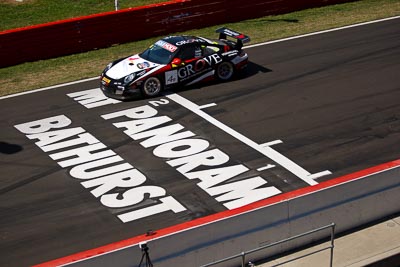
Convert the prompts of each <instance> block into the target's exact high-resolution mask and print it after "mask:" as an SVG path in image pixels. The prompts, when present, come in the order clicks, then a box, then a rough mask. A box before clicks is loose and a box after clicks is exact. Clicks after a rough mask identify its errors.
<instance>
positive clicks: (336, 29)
mask: <svg viewBox="0 0 400 267" xmlns="http://www.w3.org/2000/svg"><path fill="white" fill-rule="evenodd" d="M399 18H400V16H395V17H390V18H384V19H378V20H372V21H367V22H362V23H357V24H352V25H348V26H343V27H339V28H333V29H328V30H323V31H318V32H311V33H306V34H302V35H296V36H292V37H288V38H283V39H279V40H273V41H268V42H264V43H259V44H253V45H248V46H245V47H244V48H252V47H257V46H263V45H269V44H274V43H280V42H285V41H290V40H295V39H299V38H303V37H309V36H313V35H318V34H323V33H328V32H335V31H340V30H345V29H350V28H355V27H359V26H364V25H368V24H373V23H378V22H384V21H388V20H393V19H399Z"/></svg>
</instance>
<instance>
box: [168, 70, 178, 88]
mask: <svg viewBox="0 0 400 267" xmlns="http://www.w3.org/2000/svg"><path fill="white" fill-rule="evenodd" d="M177 82H178V71H177V70H172V71H167V72H166V73H165V84H166V85H168V84H174V83H177Z"/></svg>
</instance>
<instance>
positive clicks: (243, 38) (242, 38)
mask: <svg viewBox="0 0 400 267" xmlns="http://www.w3.org/2000/svg"><path fill="white" fill-rule="evenodd" d="M215 32H216V33H219V39H225V40H226V38H227V36H229V37H232V38H234V39H236V40H237V42H236V43H237V44H236V48H237V49H241V48H242V47H243V44H244V43H248V42H250V37H249V36H247V35H244V34H243V33H240V32H237V31H234V30H231V29H228V28H225V27H222V28H219V29H217V30H216V31H215Z"/></svg>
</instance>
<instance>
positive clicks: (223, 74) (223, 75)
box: [216, 62, 235, 81]
mask: <svg viewBox="0 0 400 267" xmlns="http://www.w3.org/2000/svg"><path fill="white" fill-rule="evenodd" d="M234 72H235V69H234V67H233V64H232V63H231V62H222V63H221V64H219V65H218V67H217V73H216V74H217V78H218V79H219V80H221V81H227V80H229V79H230V78H232V76H233V74H234Z"/></svg>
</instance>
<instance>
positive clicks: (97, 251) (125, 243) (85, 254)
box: [33, 159, 400, 267]
mask: <svg viewBox="0 0 400 267" xmlns="http://www.w3.org/2000/svg"><path fill="white" fill-rule="evenodd" d="M399 166H400V159H398V160H394V161H391V162H387V163H384V164H380V165H377V166H374V167H371V168H368V169H364V170H361V171H357V172H354V173H351V174H347V175H344V176H341V177H338V178H333V179H331V180H328V181H325V182H322V183H319V184H317V185H314V186H308V187H304V188H300V189H297V190H294V191H291V192H287V193H284V194H281V195H277V196H275V197H271V198H268V199H264V200H260V201H258V202H255V203H252V204H249V205H246V206H243V207H240V208H237V209H233V210H227V211H223V212H219V213H216V214H212V215H209V216H206V217H202V218H198V219H195V220H192V221H189V222H185V223H181V224H177V225H174V226H170V227H167V228H163V229H160V230H156V231H155V234H154V235H151V236H146V235H140V236H135V237H132V238H129V239H125V240H121V241H118V242H114V243H111V244H108V245H105V246H101V247H98V248H94V249H90V250H86V251H82V252H78V253H76V254H72V255H70V256H66V257H63V258H59V259H55V260H52V261H48V262H44V263H41V264H38V265H35V266H33V267H50V266H57V265H63V264H68V263H73V262H76V261H80V260H84V259H87V258H91V257H94V256H97V255H101V254H104V253H108V252H112V251H114V250H118V249H123V248H126V247H130V246H134V245H137V244H139V243H140V242H143V241H148V240H152V239H154V238H160V237H163V236H166V235H171V234H173V233H177V232H180V231H184V230H188V229H190V228H194V227H199V226H201V225H205V224H208V223H211V222H215V221H217V220H221V219H225V218H228V217H232V216H235V215H239V214H242V213H245V212H249V211H252V210H254V209H258V208H262V207H266V206H270V205H273V204H276V203H279V202H282V201H285V200H289V199H293V198H296V197H299V196H302V195H307V194H310V193H313V192H316V191H320V190H323V189H326V188H329V187H334V186H337V185H340V184H344V183H347V182H351V181H355V180H358V179H362V178H365V177H367V176H370V175H372V174H376V173H379V172H383V171H387V170H389V169H392V168H395V167H399Z"/></svg>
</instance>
